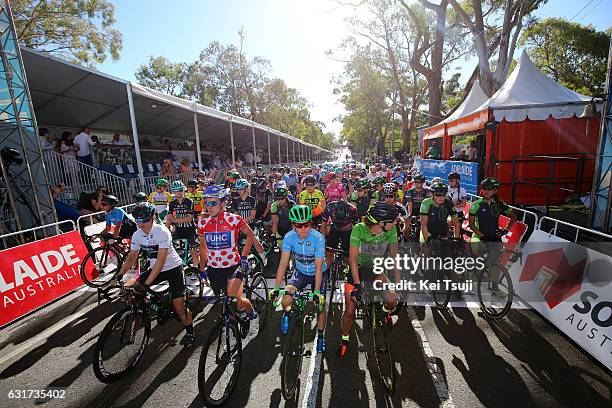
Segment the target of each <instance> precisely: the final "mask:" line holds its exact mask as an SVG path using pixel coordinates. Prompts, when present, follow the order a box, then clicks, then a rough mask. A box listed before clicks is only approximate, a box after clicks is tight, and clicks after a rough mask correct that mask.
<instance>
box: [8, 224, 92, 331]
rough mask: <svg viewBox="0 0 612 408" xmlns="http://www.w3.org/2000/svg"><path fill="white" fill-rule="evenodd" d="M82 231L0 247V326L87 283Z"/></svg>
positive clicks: (85, 251) (85, 250)
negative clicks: (82, 270) (82, 271)
mask: <svg viewBox="0 0 612 408" xmlns="http://www.w3.org/2000/svg"><path fill="white" fill-rule="evenodd" d="M86 255H87V249H86V248H85V244H84V243H83V240H82V239H81V236H80V234H79V232H78V231H71V232H68V233H65V234H60V235H56V236H54V237H51V238H46V239H42V240H39V241H35V242H30V243H28V244H24V245H20V246H17V247H14V248H10V249H5V250H3V251H0V327H1V326H4V325H5V324H7V323H9V322H11V321H13V320H15V319H17V318H19V317H21V316H23V315H25V314H27V313H29V312H31V311H33V310H36V309H38V308H40V307H41V306H44V305H46V304H47V303H49V302H52V301H53V300H55V299H57V298H59V297H60V296H63V295H65V294H66V293H68V292H70V291H72V290H74V289H76V288H78V287H79V286H82V285H83V280H82V279H81V276H80V273H79V267H80V265H81V261H82V260H83V258H85V256H86Z"/></svg>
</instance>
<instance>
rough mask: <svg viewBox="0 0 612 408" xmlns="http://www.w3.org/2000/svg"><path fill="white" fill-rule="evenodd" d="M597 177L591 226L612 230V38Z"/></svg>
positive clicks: (592, 195)
mask: <svg viewBox="0 0 612 408" xmlns="http://www.w3.org/2000/svg"><path fill="white" fill-rule="evenodd" d="M595 160H596V164H595V177H594V179H593V190H592V192H591V213H590V220H589V221H590V224H591V227H593V228H597V229H600V230H601V231H603V232H605V233H610V232H611V231H612V220H611V217H612V214H611V212H612V38H610V48H609V50H608V74H607V77H606V95H605V97H604V106H603V110H602V120H601V133H600V139H599V146H598V148H597V156H596V158H595Z"/></svg>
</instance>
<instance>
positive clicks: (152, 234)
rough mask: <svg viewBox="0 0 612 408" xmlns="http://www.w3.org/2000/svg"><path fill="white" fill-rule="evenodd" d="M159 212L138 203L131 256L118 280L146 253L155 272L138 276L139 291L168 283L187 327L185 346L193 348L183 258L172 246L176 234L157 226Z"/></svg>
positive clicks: (177, 312)
mask: <svg viewBox="0 0 612 408" xmlns="http://www.w3.org/2000/svg"><path fill="white" fill-rule="evenodd" d="M156 213H157V210H156V209H155V207H154V205H153V204H151V203H138V204H136V206H135V207H134V211H132V215H133V216H134V218H135V219H136V225H137V226H138V229H137V230H136V232H134V234H133V235H132V243H131V245H130V253H129V254H128V256H127V257H126V259H125V261H124V263H123V266H122V267H121V270H120V271H119V274H118V275H117V277H116V279H117V280H120V279H121V276H123V275H124V274H125V273H127V272H128V271H129V270H130V268H132V267H133V266H134V263H135V262H136V260H137V259H138V253H139V252H140V251H143V252H144V253H145V254H146V256H147V258H148V260H149V263H150V265H151V269H149V270H148V271H147V272H145V273H143V274H142V275H140V276H139V277H138V281H137V283H136V286H135V290H136V291H139V292H142V291H145V290H146V288H147V287H149V286H151V285H153V284H155V283H159V282H162V281H168V284H169V286H170V298H171V299H172V307H173V308H174V311H175V312H176V314H177V316H178V317H179V319H180V320H181V323H182V324H183V326H184V327H185V332H186V334H185V337H184V338H183V342H184V345H185V346H193V344H194V342H195V337H194V334H193V323H192V315H191V311H190V310H189V309H188V308H186V307H185V284H184V281H183V266H182V261H181V258H180V257H179V255H178V254H177V253H176V250H175V249H174V246H172V234H170V231H169V230H168V228H166V226H164V225H161V224H156V223H155V222H154V221H153V219H154V218H155V214H156Z"/></svg>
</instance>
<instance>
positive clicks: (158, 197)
mask: <svg viewBox="0 0 612 408" xmlns="http://www.w3.org/2000/svg"><path fill="white" fill-rule="evenodd" d="M167 188H168V180H166V179H164V178H159V179H157V180H156V181H155V191H153V192H152V193H151V194H149V202H150V203H153V205H154V206H155V211H156V212H157V216H158V217H159V219H160V221H162V222H163V221H164V220H165V219H166V215H167V214H168V204H170V201H172V196H171V195H170V193H169V192H167V191H166V189H167Z"/></svg>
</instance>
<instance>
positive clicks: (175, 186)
mask: <svg viewBox="0 0 612 408" xmlns="http://www.w3.org/2000/svg"><path fill="white" fill-rule="evenodd" d="M185 189H186V188H185V185H184V184H183V182H182V181H179V180H176V181H173V182H172V184H170V192H172V193H177V192H179V191H185Z"/></svg>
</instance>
